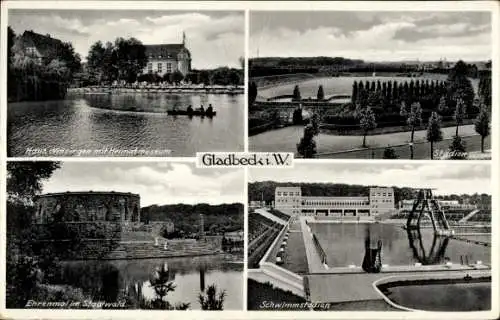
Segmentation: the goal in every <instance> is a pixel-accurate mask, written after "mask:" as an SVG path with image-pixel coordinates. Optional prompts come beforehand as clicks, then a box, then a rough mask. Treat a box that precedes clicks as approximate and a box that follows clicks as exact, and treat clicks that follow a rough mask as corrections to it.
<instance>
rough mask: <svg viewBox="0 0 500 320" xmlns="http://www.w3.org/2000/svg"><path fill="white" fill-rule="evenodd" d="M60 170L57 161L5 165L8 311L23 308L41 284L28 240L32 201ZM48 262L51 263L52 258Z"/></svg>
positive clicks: (29, 236)
mask: <svg viewBox="0 0 500 320" xmlns="http://www.w3.org/2000/svg"><path fill="white" fill-rule="evenodd" d="M58 168H60V163H59V162H49V161H36V162H8V163H7V184H6V187H7V188H6V189H7V230H8V232H7V250H6V262H7V268H6V270H7V277H6V279H7V281H6V304H7V307H9V308H22V307H24V306H25V305H26V302H27V301H28V300H29V299H32V292H34V290H35V289H36V287H37V284H38V283H39V282H40V275H41V274H42V273H41V270H40V262H42V261H44V257H43V256H42V257H35V256H34V254H33V249H32V245H33V243H32V242H31V241H30V240H31V239H32V237H34V236H35V234H34V233H35V231H36V229H35V230H32V228H31V225H32V217H33V212H34V207H33V201H34V198H35V196H36V195H38V194H40V193H41V192H42V182H43V181H44V180H46V179H48V178H50V176H51V175H52V174H53V172H54V171H55V170H57V169H58ZM47 258H48V259H49V260H52V261H54V259H51V257H47Z"/></svg>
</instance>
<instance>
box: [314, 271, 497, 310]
mask: <svg viewBox="0 0 500 320" xmlns="http://www.w3.org/2000/svg"><path fill="white" fill-rule="evenodd" d="M425 273H426V274H425V277H426V278H429V279H431V278H434V279H435V278H463V277H464V276H465V275H466V274H469V275H471V276H472V277H480V276H488V275H491V271H489V270H486V271H484V270H474V271H467V272H464V271H446V272H443V271H437V272H436V271H429V272H425ZM414 275H415V273H411V274H408V279H411V277H412V276H414ZM391 276H397V277H398V279H401V278H402V277H403V278H404V277H405V274H401V273H390V272H388V273H385V272H384V273H365V272H363V273H352V274H322V275H308V276H307V277H308V279H309V288H310V295H311V301H314V302H330V303H336V302H346V301H365V300H379V299H383V297H382V296H381V295H380V294H379V293H378V292H377V291H376V290H375V288H374V287H373V283H374V282H375V281H376V280H379V279H383V278H387V277H391Z"/></svg>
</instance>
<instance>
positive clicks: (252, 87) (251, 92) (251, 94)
mask: <svg viewBox="0 0 500 320" xmlns="http://www.w3.org/2000/svg"><path fill="white" fill-rule="evenodd" d="M257 94H258V92H257V84H256V83H255V82H254V81H252V82H250V84H249V85H248V106H249V107H251V106H252V105H253V103H254V102H255V100H256V99H257Z"/></svg>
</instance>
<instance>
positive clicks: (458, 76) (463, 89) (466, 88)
mask: <svg viewBox="0 0 500 320" xmlns="http://www.w3.org/2000/svg"><path fill="white" fill-rule="evenodd" d="M468 75H469V71H468V67H467V64H465V63H464V62H463V61H462V60H459V61H458V62H457V63H456V64H455V66H453V68H452V69H451V71H450V73H449V74H448V79H447V81H446V83H447V87H446V91H447V95H448V101H450V102H451V103H458V100H457V99H455V98H456V97H460V98H461V99H463V102H464V103H465V108H466V110H470V108H471V107H472V103H473V100H474V89H473V87H472V83H471V81H470V79H469V78H468ZM450 107H454V105H451V106H450Z"/></svg>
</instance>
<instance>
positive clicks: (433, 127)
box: [427, 112, 443, 160]
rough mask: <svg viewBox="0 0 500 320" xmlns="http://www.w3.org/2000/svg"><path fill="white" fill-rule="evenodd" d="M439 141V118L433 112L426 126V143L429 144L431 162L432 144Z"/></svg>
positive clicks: (440, 138)
mask: <svg viewBox="0 0 500 320" xmlns="http://www.w3.org/2000/svg"><path fill="white" fill-rule="evenodd" d="M441 140H443V133H442V131H441V117H440V116H439V115H438V114H437V113H436V112H433V113H432V114H431V116H430V117H429V124H428V125H427V141H429V142H430V143H431V160H432V159H434V142H438V141H441Z"/></svg>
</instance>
